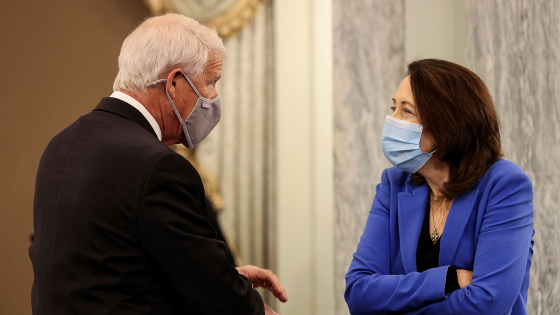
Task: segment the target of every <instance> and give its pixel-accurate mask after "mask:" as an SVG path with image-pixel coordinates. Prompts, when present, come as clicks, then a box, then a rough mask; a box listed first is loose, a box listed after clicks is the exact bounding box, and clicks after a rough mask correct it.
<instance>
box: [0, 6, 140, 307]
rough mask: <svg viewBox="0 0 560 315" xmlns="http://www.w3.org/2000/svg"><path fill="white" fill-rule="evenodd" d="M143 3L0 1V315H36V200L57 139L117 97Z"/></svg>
mask: <svg viewBox="0 0 560 315" xmlns="http://www.w3.org/2000/svg"><path fill="white" fill-rule="evenodd" d="M148 16H149V10H148V8H147V7H146V6H145V5H144V3H143V1H141V0H118V1H114V0H96V1H85V0H50V1H32V0H17V1H16V0H3V1H0V71H1V75H0V148H2V149H1V154H0V212H1V215H2V219H1V220H0V314H31V285H32V282H33V272H32V268H31V262H30V260H29V256H28V253H27V250H28V247H29V244H30V243H29V235H30V234H32V233H33V218H32V209H33V194H34V183H35V174H36V172H37V167H38V164H39V159H40V157H41V154H42V152H43V150H44V149H45V147H46V145H47V144H48V142H49V141H50V139H51V138H52V137H53V136H54V135H56V134H57V133H58V132H60V131H61V130H62V129H64V128H65V127H66V126H68V125H69V124H71V123H72V122H73V121H75V120H76V119H77V118H78V117H80V116H82V115H84V114H86V113H88V112H89V111H91V110H92V109H93V108H94V107H95V106H96V105H97V103H98V102H99V100H100V99H101V98H102V97H104V96H108V95H110V94H111V92H112V84H113V79H114V77H115V75H116V73H117V58H118V54H119V50H120V46H121V44H122V41H123V40H124V38H125V37H126V36H127V35H128V34H129V33H130V32H131V31H132V30H133V29H134V28H135V27H136V26H137V25H138V24H139V23H140V22H142V20H144V19H145V18H146V17H148Z"/></svg>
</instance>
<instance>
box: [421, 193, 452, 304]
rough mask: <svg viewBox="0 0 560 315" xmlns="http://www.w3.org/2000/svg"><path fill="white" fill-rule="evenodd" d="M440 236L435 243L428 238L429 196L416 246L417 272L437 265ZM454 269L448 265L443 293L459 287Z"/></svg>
mask: <svg viewBox="0 0 560 315" xmlns="http://www.w3.org/2000/svg"><path fill="white" fill-rule="evenodd" d="M442 237H443V234H442V235H441V237H440V238H439V239H438V240H437V242H436V243H435V244H434V243H433V242H432V239H431V238H430V198H428V204H427V206H426V214H425V215H424V223H423V224H422V231H421V232H420V238H419V239H418V247H417V248H416V270H418V272H423V271H426V270H428V269H431V268H436V267H439V249H440V241H441V238H442ZM456 271H457V266H450V267H449V269H447V278H446V281H445V294H449V293H451V292H453V291H455V290H457V289H460V288H461V287H460V286H459V281H458V280H457V272H456Z"/></svg>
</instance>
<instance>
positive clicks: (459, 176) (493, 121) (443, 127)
mask: <svg viewBox="0 0 560 315" xmlns="http://www.w3.org/2000/svg"><path fill="white" fill-rule="evenodd" d="M407 74H408V75H409V76H410V86H411V88H412V95H413V96H414V100H415V102H416V107H417V112H418V118H419V120H420V122H421V124H422V125H424V128H426V129H427V130H429V131H430V133H431V134H432V136H433V137H434V140H435V141H436V143H437V149H438V152H440V154H441V153H443V156H442V157H441V161H442V162H447V164H449V169H450V171H449V181H448V182H446V183H445V184H444V185H443V189H442V194H443V196H444V197H446V198H450V199H451V198H456V197H459V196H461V195H462V194H463V193H464V192H466V191H467V190H468V189H469V188H470V187H472V186H473V185H474V184H475V183H476V182H477V181H478V179H479V178H480V177H482V175H483V174H484V173H485V172H486V171H487V170H488V168H489V167H490V166H491V165H492V164H494V163H495V162H496V161H497V160H498V159H500V157H502V155H503V154H502V149H501V143H500V123H499V121H498V115H497V113H496V109H495V107H494V102H493V100H492V96H491V95H490V92H489V91H488V88H487V87H486V85H485V84H484V82H482V80H481V79H480V78H479V77H478V76H477V75H476V74H474V73H473V72H472V71H470V70H469V69H467V68H465V67H462V66H460V65H457V64H454V63H452V62H448V61H444V60H438V59H424V60H418V61H415V62H413V63H411V64H409V65H408V71H407ZM438 156H439V154H438ZM412 176H413V180H414V183H415V184H417V185H421V184H423V183H424V182H425V178H424V177H422V176H421V175H420V174H418V173H415V174H413V175H412Z"/></svg>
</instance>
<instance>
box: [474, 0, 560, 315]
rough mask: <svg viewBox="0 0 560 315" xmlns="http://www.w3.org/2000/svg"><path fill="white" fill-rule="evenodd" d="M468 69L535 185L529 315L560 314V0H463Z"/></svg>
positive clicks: (510, 154)
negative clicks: (487, 91) (478, 81)
mask: <svg viewBox="0 0 560 315" xmlns="http://www.w3.org/2000/svg"><path fill="white" fill-rule="evenodd" d="M466 27H467V45H466V49H467V52H466V53H467V66H468V67H469V68H471V69H472V70H473V71H475V72H476V73H477V74H478V75H479V76H480V77H481V78H482V80H484V82H486V84H487V85H488V88H489V89H490V92H491V93H492V96H493V98H494V102H495V104H496V108H497V111H498V114H499V116H500V120H501V125H502V146H503V150H504V153H505V158H506V159H509V160H511V161H513V162H515V163H517V164H518V165H520V166H521V167H522V168H523V169H524V170H525V171H526V172H527V173H528V174H529V176H530V177H531V179H532V181H533V186H534V192H535V195H534V202H533V203H534V206H535V232H536V234H535V238H534V239H535V252H534V256H533V257H534V258H533V265H532V268H531V284H530V289H529V298H528V312H529V314H537V315H540V314H543V315H544V314H546V315H548V314H560V299H558V298H557V297H558V296H560V281H559V280H558V277H559V276H560V263H559V261H560V228H559V226H560V215H559V212H558V209H557V208H558V204H559V201H560V200H559V197H558V193H559V191H560V158H558V156H560V74H559V72H558V69H559V68H560V2H558V1H549V0H515V1H511V0H495V1H466Z"/></svg>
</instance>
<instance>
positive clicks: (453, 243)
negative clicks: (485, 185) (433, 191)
mask: <svg viewBox="0 0 560 315" xmlns="http://www.w3.org/2000/svg"><path fill="white" fill-rule="evenodd" d="M477 197H478V190H472V191H467V192H466V193H464V194H463V195H462V196H461V197H459V198H457V199H455V200H453V204H452V205H451V209H449V215H448V216H447V221H446V222H445V228H444V230H443V234H444V235H442V237H441V240H440V242H441V243H440V252H439V265H440V266H447V265H452V264H453V259H454V258H455V254H456V253H457V247H458V246H459V241H460V240H461V237H462V236H463V232H464V231H465V226H466V225H467V222H468V221H469V218H470V216H471V212H472V210H473V207H474V204H475V202H476V198H477Z"/></svg>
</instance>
